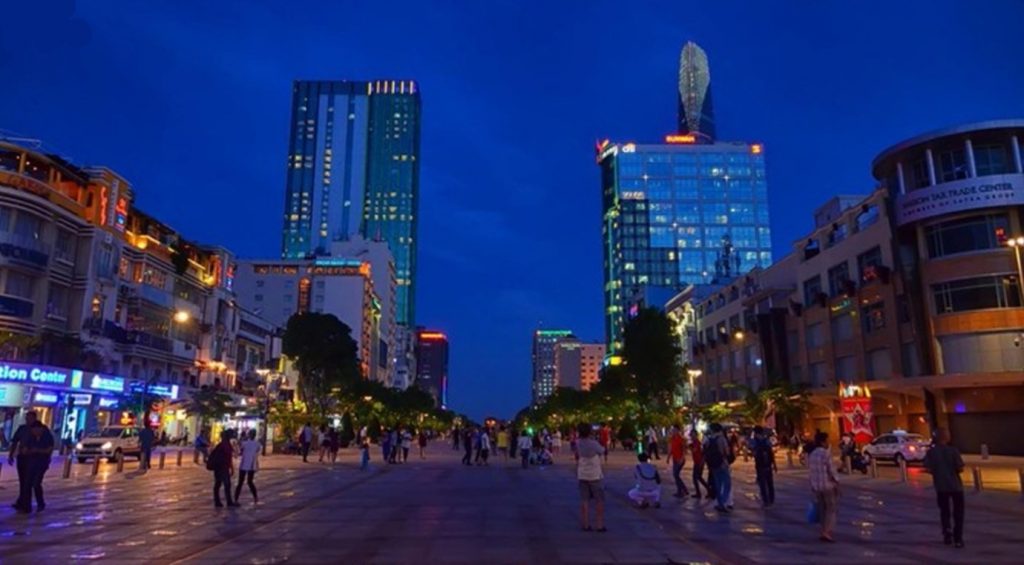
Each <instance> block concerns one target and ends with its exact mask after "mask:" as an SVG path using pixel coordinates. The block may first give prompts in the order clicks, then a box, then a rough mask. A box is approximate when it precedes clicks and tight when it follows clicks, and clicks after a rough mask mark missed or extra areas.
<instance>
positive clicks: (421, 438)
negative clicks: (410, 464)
mask: <svg viewBox="0 0 1024 565" xmlns="http://www.w3.org/2000/svg"><path fill="white" fill-rule="evenodd" d="M416 443H417V445H418V446H419V448H420V459H426V458H427V432H425V431H423V430H420V433H419V434H418V435H417V436H416Z"/></svg>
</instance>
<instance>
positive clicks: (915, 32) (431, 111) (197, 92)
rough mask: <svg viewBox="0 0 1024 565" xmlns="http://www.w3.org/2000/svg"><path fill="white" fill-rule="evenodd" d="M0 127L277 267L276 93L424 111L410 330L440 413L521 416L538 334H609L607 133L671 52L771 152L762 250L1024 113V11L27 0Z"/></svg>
mask: <svg viewBox="0 0 1024 565" xmlns="http://www.w3.org/2000/svg"><path fill="white" fill-rule="evenodd" d="M3 11H4V26H3V27H4V30H3V34H0V72H2V76H3V77H4V80H3V86H2V87H0V102H2V104H0V129H5V130H9V131H14V132H17V133H19V134H23V135H26V136H29V137H35V138H39V139H42V140H44V142H45V143H46V144H47V146H48V147H49V148H51V149H53V150H56V151H58V152H60V153H62V154H63V155H65V156H67V157H68V158H70V159H72V160H73V161H75V162H78V163H83V164H104V165H107V166H109V167H111V168H113V169H115V170H117V171H120V172H121V173H122V174H124V175H126V176H127V177H128V178H129V179H130V180H132V182H133V183H134V186H135V189H136V194H137V202H138V204H139V205H141V206H142V207H143V208H144V209H146V210H147V211H149V212H151V213H154V214H156V215H158V216H159V217H160V218H162V219H164V220H165V221H167V222H168V223H170V224H171V225H173V226H175V227H176V228H178V229H179V230H181V231H182V232H183V233H185V234H186V235H187V236H188V237H190V238H194V239H198V240H201V241H204V242H209V243H220V244H223V245H226V246H228V247H229V248H231V249H233V250H235V251H236V252H237V253H238V254H239V255H240V256H243V257H256V256H263V257H275V256H277V255H278V253H279V252H280V229H281V214H282V208H283V204H284V195H283V190H284V172H285V156H286V138H287V134H288V121H289V116H288V108H289V97H290V94H291V81H292V80H293V79H296V78H306V79H313V78H318V79H342V78H347V79H371V78H414V79H416V80H418V81H419V82H420V85H421V89H422V93H423V114H424V117H423V147H422V152H423V155H422V186H421V191H422V192H421V210H420V228H419V229H420V240H419V241H420V248H419V253H420V256H419V260H420V262H419V265H420V272H419V292H418V300H419V307H418V314H417V317H418V320H419V321H420V322H421V323H424V324H428V325H431V326H434V327H437V328H441V329H444V330H445V331H447V332H448V334H449V336H450V339H451V351H452V353H451V379H450V382H451V392H450V400H451V403H452V405H453V407H454V408H455V409H457V410H461V411H466V412H468V413H469V414H471V415H473V416H476V417H480V416H483V415H485V414H495V415H502V416H508V415H511V414H513V413H514V412H515V410H517V409H518V408H519V407H521V406H523V405H525V404H526V403H527V402H528V399H529V390H530V385H529V380H530V339H531V332H532V330H533V329H534V328H536V327H537V325H538V324H539V323H543V325H544V327H549V328H552V327H565V328H571V329H573V330H575V331H576V332H577V333H578V334H579V335H580V336H582V337H584V338H588V339H595V340H599V339H602V336H603V325H602V324H603V321H602V316H601V313H602V309H603V304H602V297H601V286H602V279H601V247H600V192H599V179H598V169H597V167H596V166H595V164H594V156H593V145H594V141H595V140H596V139H599V138H604V137H611V138H613V139H620V140H635V141H654V140H657V139H660V138H661V136H662V135H663V134H665V133H667V132H669V131H671V129H672V128H673V125H674V123H675V111H676V109H675V102H676V98H675V97H676V93H675V81H676V69H677V65H678V57H679V49H680V47H681V46H682V44H683V42H685V41H686V40H688V39H693V40H695V41H697V42H698V43H700V44H701V45H702V46H703V47H704V48H705V50H706V51H707V53H708V56H709V57H710V60H711V74H712V84H713V94H714V97H715V100H714V105H715V111H716V115H717V124H718V131H719V137H720V138H723V139H742V140H750V141H761V142H763V143H765V146H766V155H767V159H768V183H769V184H768V186H769V195H770V202H771V207H772V209H771V211H772V227H773V229H774V231H773V235H774V242H773V243H774V250H775V254H776V257H780V256H782V255H783V254H785V253H787V252H788V251H789V249H790V246H791V242H792V241H793V240H795V239H797V238H799V237H800V235H801V234H802V233H803V232H804V231H806V230H807V229H808V228H809V226H810V213H811V211H812V209H813V208H814V207H815V206H817V205H818V204H820V203H821V202H822V201H823V200H825V199H826V198H827V197H828V195H830V194H834V193H838V192H841V193H858V192H867V191H869V190H870V189H871V188H872V186H873V183H872V180H871V177H870V171H869V164H870V161H871V159H872V158H873V156H874V155H875V154H876V153H877V152H878V151H880V150H881V149H883V148H884V147H887V146H888V145H891V144H893V143H895V142H897V141H900V140H901V139H903V138H906V137H909V136H912V135H915V134H917V133H921V132H923V131H926V130H930V129H934V128H938V127H944V126H947V125H951V124H956V123H960V122H969V121H975V120H982V119H987V118H999V117H1021V116H1024V107H1022V106H1024V57H1022V56H1021V53H1022V51H1021V44H1020V33H1021V28H1020V24H1021V22H1022V21H1024V3H1022V2H1019V1H1013V0H1011V1H1005V2H997V1H985V2H951V1H938V2H936V1H927V2H888V1H887V2H857V3H850V2H791V3H785V2H746V1H742V2H741V1H732V2H680V1H666V2H622V1H614V2H613V1H583V0H571V1H560V2H551V1H543V0H540V1H500V2H499V1H486V2H480V1H474V0H464V1H461V2H454V1H430V2H423V1H410V2H383V1H380V2H376V1H375V2H365V1H358V2H357V1H344V2H343V1H331V2H328V1H323V2H308V1H289V2H279V1H273V2H272V1H256V0H246V1H241V0H239V1H218V2H209V1H205V0H190V1H170V0H166V1H161V2H157V1H146V2H139V1H137V0H130V1H129V0H124V1H114V0H110V1H107V0H104V1H101V0H89V1H85V0H78V2H77V3H75V2H72V1H62V0H47V1H45V2H35V3H33V2H18V3H15V4H14V5H13V6H6V7H5V8H4V10H3Z"/></svg>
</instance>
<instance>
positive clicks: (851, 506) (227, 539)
mask: <svg viewBox="0 0 1024 565" xmlns="http://www.w3.org/2000/svg"><path fill="white" fill-rule="evenodd" d="M175 454H176V451H172V452H171V454H169V455H168V457H167V466H166V468H164V469H162V470H160V469H153V470H151V471H149V472H148V473H141V472H139V471H137V470H134V469H133V466H134V464H129V465H128V466H126V468H125V471H124V472H123V473H116V472H114V469H113V467H112V466H108V465H106V464H104V465H102V466H101V472H100V474H99V475H97V476H96V477H92V476H90V471H91V465H77V464H76V465H74V467H75V468H76V469H75V473H73V475H74V476H73V477H72V478H69V479H62V478H60V466H59V465H55V467H54V468H52V469H51V471H50V473H49V474H48V477H47V487H48V489H49V490H48V500H47V506H48V507H47V509H46V510H45V511H43V512H41V513H38V514H31V515H19V514H15V512H14V510H13V509H11V508H10V507H9V506H7V505H4V506H3V507H2V508H0V562H3V563H34V564H40V563H66V562H75V561H91V560H101V561H104V562H135V563H137V562H143V561H144V562H147V563H172V562H188V563H228V562H230V563H277V562H286V561H287V562H292V563H314V562H335V563H444V562H461V563H558V562H578V563H617V562H623V563H693V562H710V563H944V562H950V563H1019V562H1020V561H1021V557H1020V551H1021V547H1024V545H1022V542H1024V527H1022V524H1024V501H1022V500H1021V498H1020V495H1019V494H1017V493H1009V492H999V491H986V492H983V493H980V494H977V493H969V494H968V497H967V501H968V502H967V528H966V536H965V538H966V542H967V547H966V548H965V549H960V550H957V549H953V548H951V547H947V546H944V545H943V544H942V542H941V536H940V533H939V527H938V524H937V521H938V518H937V512H936V509H935V503H934V499H933V493H932V491H931V490H930V488H928V487H927V486H924V485H925V484H926V481H920V480H918V481H915V480H911V481H910V482H909V483H908V484H903V483H900V482H898V481H897V480H894V479H891V478H887V477H885V476H882V477H880V478H878V479H870V478H868V477H863V476H860V475H857V476H853V477H846V476H844V477H842V478H843V481H844V483H843V487H842V488H843V491H842V499H841V502H840V504H841V506H840V515H839V518H840V523H839V526H838V528H837V532H836V533H837V540H838V543H836V544H832V545H830V544H823V543H821V542H819V541H818V540H817V533H816V530H815V528H814V526H811V525H808V524H807V523H806V520H805V512H806V507H807V503H808V500H809V495H808V489H807V485H806V476H805V472H804V471H803V470H801V469H790V468H788V467H787V465H786V464H785V462H784V461H783V462H782V463H781V464H780V469H781V471H782V472H781V473H780V475H779V476H778V478H777V491H778V495H777V501H776V505H775V506H774V507H773V508H771V509H769V510H762V509H761V508H760V507H759V504H758V501H757V499H756V494H755V493H756V490H757V489H756V487H755V485H754V484H753V477H752V472H751V469H750V468H749V465H748V464H744V463H742V462H740V463H738V464H737V466H736V470H735V479H734V487H735V488H736V496H735V500H736V510H735V511H734V512H733V513H732V514H731V515H728V516H722V515H719V514H718V513H716V512H715V511H714V510H713V508H712V504H711V503H710V502H706V501H696V500H693V499H685V500H677V499H675V498H672V497H670V496H667V495H668V494H669V492H670V487H669V485H668V484H667V483H668V482H671V481H670V480H668V481H667V482H666V485H665V495H666V496H665V498H664V501H663V502H664V504H663V506H662V508H660V509H654V508H651V509H646V510H638V509H634V508H632V507H630V505H629V504H628V501H627V499H626V497H625V492H626V491H627V490H628V488H629V487H630V486H631V483H632V479H631V469H632V457H631V456H630V455H629V454H627V453H623V452H613V454H612V457H611V461H610V463H609V465H608V469H607V475H608V478H607V480H606V488H607V494H608V517H607V523H608V530H609V531H608V532H607V533H597V532H582V531H580V529H579V525H578V517H577V516H578V513H577V512H578V511H577V509H578V506H577V502H578V499H577V489H576V485H575V479H574V475H573V472H574V467H573V465H572V463H571V459H570V458H569V457H568V456H566V455H564V454H563V455H562V456H561V457H560V458H559V459H558V460H557V462H556V465H554V466H553V467H547V468H537V467H534V468H530V469H528V470H522V469H520V468H519V466H518V464H516V463H515V462H510V463H508V464H505V463H504V462H501V461H494V460H493V459H492V465H490V466H489V467H473V468H469V467H464V466H461V465H460V464H459V461H458V458H459V454H458V453H456V452H454V451H452V450H451V448H450V446H446V445H444V444H440V443H434V444H432V445H431V446H430V447H429V449H428V459H427V460H426V461H421V460H419V459H410V461H409V463H408V464H405V465H380V464H379V463H378V464H376V465H374V466H373V467H372V468H371V469H370V470H368V471H365V472H364V471H359V469H358V468H357V464H356V455H355V453H354V452H352V451H349V452H346V453H345V454H344V455H343V457H342V458H341V459H340V460H339V461H338V463H337V464H336V465H334V466H329V465H322V464H317V463H312V462H311V463H309V464H303V463H302V462H301V459H299V458H297V457H286V456H274V457H268V458H266V459H265V460H264V461H263V465H262V467H263V468H262V470H261V471H260V472H259V473H258V474H257V485H258V487H259V489H260V504H259V505H258V506H254V505H253V504H252V499H251V498H250V497H249V494H248V492H247V491H244V492H243V494H242V497H241V502H242V504H243V506H242V507H241V508H233V509H232V508H225V509H215V508H214V507H213V505H212V501H211V484H212V479H211V474H210V473H209V472H207V471H206V470H205V469H204V468H202V467H201V466H197V465H194V464H192V463H191V458H190V457H187V456H186V457H185V461H184V464H183V466H182V467H180V468H179V467H177V466H176V464H175V463H176V459H175ZM377 455H378V452H377V451H376V450H375V452H374V457H376V456H377ZM660 463H664V462H663V461H662V462H660ZM659 469H661V470H662V473H663V476H664V478H665V479H669V477H668V473H667V472H666V471H665V470H664V465H663V464H660V465H659ZM12 476H13V469H12V468H10V467H5V469H4V471H3V476H2V478H0V498H2V497H4V496H6V497H8V498H10V499H12V500H13V498H14V497H15V495H16V493H15V491H14V488H15V484H14V483H13V482H11V480H10V479H11V477H12Z"/></svg>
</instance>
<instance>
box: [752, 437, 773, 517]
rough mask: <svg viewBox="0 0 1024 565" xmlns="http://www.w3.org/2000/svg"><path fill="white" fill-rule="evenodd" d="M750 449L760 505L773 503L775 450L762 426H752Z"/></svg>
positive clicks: (766, 506)
mask: <svg viewBox="0 0 1024 565" xmlns="http://www.w3.org/2000/svg"><path fill="white" fill-rule="evenodd" d="M750 451H751V452H752V453H753V454H754V473H755V474H756V476H757V488H758V489H759V490H760V491H761V505H762V506H764V507H765V508H768V507H770V506H771V505H773V504H775V473H776V472H778V467H776V466H775V452H774V451H773V450H772V442H771V441H770V440H769V439H768V435H767V434H765V431H764V428H763V427H762V426H754V440H753V442H752V443H751V449H750Z"/></svg>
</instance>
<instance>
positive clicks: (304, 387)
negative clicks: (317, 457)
mask: <svg viewBox="0 0 1024 565" xmlns="http://www.w3.org/2000/svg"><path fill="white" fill-rule="evenodd" d="M282 345H283V351H284V354H285V355H287V356H289V357H291V358H293V359H295V367H296V369H298V371H299V396H300V397H301V398H302V399H303V400H304V401H305V402H306V403H307V404H309V405H310V406H311V407H313V410H314V413H315V414H316V415H317V416H318V417H319V418H321V419H323V418H324V417H326V416H327V413H328V411H329V409H330V407H331V404H332V402H333V398H334V397H333V396H332V392H333V391H334V390H335V389H339V388H341V387H342V386H344V385H352V384H354V383H357V382H359V380H360V377H361V375H360V371H359V357H358V353H357V347H356V342H355V341H354V340H353V339H352V329H351V328H349V327H348V326H346V325H345V324H344V323H342V321H341V320H339V319H338V318H336V317H335V316H334V315H333V314H319V313H315V312H300V313H298V314H295V315H293V316H292V317H291V318H289V319H288V325H287V327H286V329H285V332H284V339H283V343H282Z"/></svg>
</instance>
